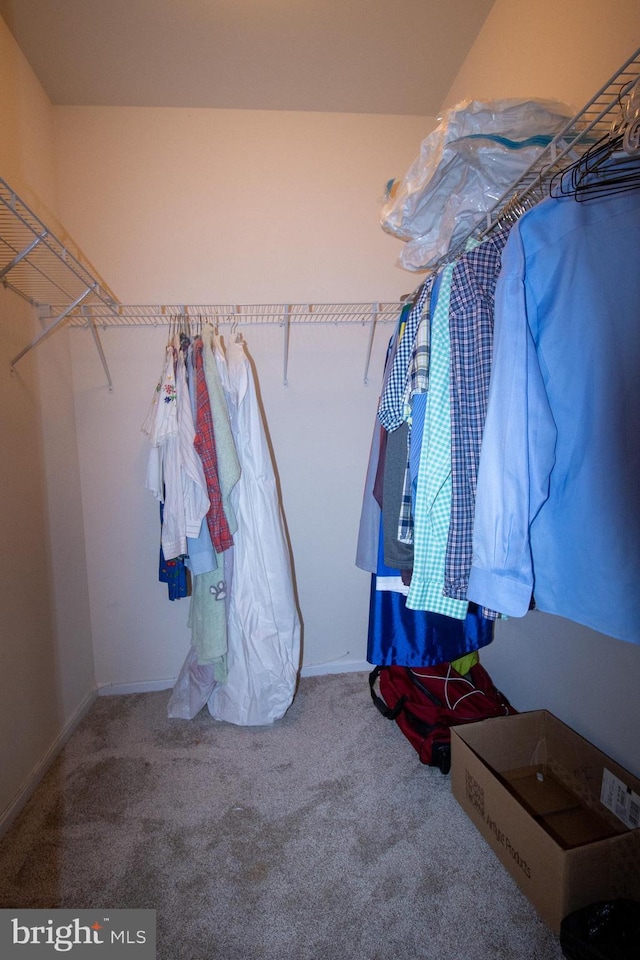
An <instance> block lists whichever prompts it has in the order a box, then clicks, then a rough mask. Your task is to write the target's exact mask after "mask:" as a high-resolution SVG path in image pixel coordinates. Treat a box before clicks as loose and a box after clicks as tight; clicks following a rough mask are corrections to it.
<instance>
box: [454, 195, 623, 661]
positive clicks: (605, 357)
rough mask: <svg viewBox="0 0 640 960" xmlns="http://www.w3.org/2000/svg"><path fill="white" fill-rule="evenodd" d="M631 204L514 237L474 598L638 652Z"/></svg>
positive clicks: (602, 200) (534, 213)
mask: <svg viewBox="0 0 640 960" xmlns="http://www.w3.org/2000/svg"><path fill="white" fill-rule="evenodd" d="M639 303H640V191H638V190H637V189H635V190H633V191H629V192H624V193H614V192H612V193H610V194H609V195H606V196H597V197H594V198H589V199H588V200H587V202H577V200H576V199H575V198H574V197H561V198H557V199H556V198H548V199H546V200H544V201H543V202H542V203H540V204H538V206H536V207H534V208H533V209H532V210H530V211H529V212H527V213H525V214H524V215H523V216H522V217H521V219H520V220H519V221H518V222H517V223H516V224H515V225H514V226H513V227H512V229H511V233H510V236H509V239H508V241H507V243H506V245H505V248H504V250H503V253H502V273H501V275H500V277H499V279H498V283H497V286H496V316H495V337H494V358H493V369H492V375H491V386H490V394H489V405H488V412H487V419H486V424H485V430H484V438H483V445H482V452H481V456H480V465H479V471H478V486H477V498H476V511H475V522H474V534H473V565H472V568H471V573H470V577H469V588H468V595H469V597H470V598H472V599H473V600H476V601H477V602H478V603H482V604H487V605H488V606H490V607H493V608H494V609H500V610H502V611H504V612H505V613H506V614H508V615H510V616H516V617H521V616H523V615H524V614H525V613H526V612H527V610H528V609H529V606H530V601H531V597H532V594H533V596H534V597H535V604H536V606H537V607H538V608H539V609H540V610H543V611H546V612H548V613H553V614H557V615H559V616H563V617H566V618H568V619H570V620H574V621H576V622H577V623H581V624H584V625H586V626H588V627H591V628H593V629H595V630H599V631H601V632H602V633H605V634H608V635H609V636H612V637H617V638H619V639H622V640H628V641H630V642H633V643H640V433H639V432H638V426H637V425H638V420H639V419H640V377H639V376H638V370H640V324H639V323H638V304H639Z"/></svg>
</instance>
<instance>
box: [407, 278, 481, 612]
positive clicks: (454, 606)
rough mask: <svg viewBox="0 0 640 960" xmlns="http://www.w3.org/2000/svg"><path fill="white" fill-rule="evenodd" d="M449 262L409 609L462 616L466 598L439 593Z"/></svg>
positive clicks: (435, 328)
mask: <svg viewBox="0 0 640 960" xmlns="http://www.w3.org/2000/svg"><path fill="white" fill-rule="evenodd" d="M452 273H453V265H452V264H450V265H448V266H446V267H445V268H444V270H443V271H442V281H441V286H440V292H439V294H438V301H437V304H436V306H435V309H434V310H433V316H432V321H431V363H430V369H429V390H428V393H427V411H426V418H425V424H424V433H423V438H422V447H421V450H420V468H419V472H418V482H417V486H416V501H415V514H414V544H413V550H414V563H413V576H412V578H411V586H410V587H409V593H408V595H407V607H408V608H409V609H410V610H431V611H432V612H434V613H442V614H445V615H446V616H449V617H455V618H457V619H458V620H464V618H465V617H466V615H467V608H468V604H467V602H466V601H463V600H455V599H452V598H451V597H446V596H445V595H444V590H443V587H444V559H445V553H446V547H447V534H448V530H449V521H450V518H451V404H450V400H449V379H450V373H449V362H450V361H449V354H450V350H449V295H450V290H451V276H452Z"/></svg>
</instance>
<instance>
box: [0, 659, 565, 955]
mask: <svg viewBox="0 0 640 960" xmlns="http://www.w3.org/2000/svg"><path fill="white" fill-rule="evenodd" d="M168 697H169V693H168V692H162V693H150V694H139V695H138V694H137V695H132V696H119V697H101V698H99V699H98V700H97V701H96V703H95V704H94V705H93V707H92V709H91V711H90V712H89V714H88V715H87V717H86V718H85V720H84V721H83V723H82V724H81V726H80V727H79V728H78V730H77V731H76V733H75V734H74V736H73V737H72V738H71V740H70V742H69V743H68V745H67V746H66V748H65V750H64V751H63V753H62V755H61V756H60V758H59V759H58V760H57V762H56V764H55V765H54V767H53V768H52V769H51V771H50V772H49V774H48V775H47V777H46V778H45V780H44V781H43V782H42V784H41V785H40V786H39V788H38V790H37V791H36V793H35V795H34V796H33V798H32V799H31V800H30V802H29V803H28V805H27V807H26V808H25V810H24V811H23V813H22V814H21V816H20V818H19V819H18V820H17V821H16V822H15V823H14V825H13V826H12V828H11V830H10V831H9V832H8V834H6V835H5V837H4V838H3V840H2V841H1V842H0V907H13V908H15V907H48V908H52V907H68V908H74V909H80V908H89V907H91V908H96V907H100V908H108V907H110V908H112V909H116V908H131V907H147V908H154V909H155V910H156V911H157V934H158V952H157V956H158V958H160V960H183V958H184V960H205V958H213V960H389V958H393V960H395V958H397V960H407V958H425V960H494V958H495V960H559V958H562V951H561V950H560V946H559V941H558V939H557V937H555V936H554V935H553V934H552V933H551V932H550V931H549V930H548V929H547V927H546V926H545V925H544V924H543V923H542V921H541V920H539V919H538V917H537V915H536V913H535V911H534V910H533V908H532V907H531V905H530V904H529V903H528V901H527V900H526V899H525V897H524V896H523V895H522V894H521V893H520V891H519V890H518V888H517V887H516V885H515V883H514V882H513V881H512V880H511V878H510V877H509V875H508V874H507V873H506V871H505V870H504V868H503V867H502V865H501V864H500V863H499V861H498V860H497V859H496V857H495V856H494V854H493V852H492V851H491V850H490V848H489V847H488V846H487V845H486V843H485V841H484V840H483V839H482V837H481V836H480V835H479V834H478V832H477V831H476V829H475V828H474V826H473V825H472V824H471V822H470V821H469V820H468V818H467V817H466V815H465V814H464V813H463V812H462V810H461V809H460V807H459V806H458V804H457V802H456V801H455V800H454V799H453V797H452V795H451V791H450V784H449V778H448V777H445V776H443V775H442V774H441V773H440V772H439V771H437V770H434V769H431V768H427V767H424V766H422V765H421V764H420V762H419V761H418V758H417V755H416V754H415V752H414V751H413V749H412V748H411V746H410V745H409V743H408V742H407V741H406V740H405V739H404V737H403V736H402V734H401V733H400V731H399V730H398V728H397V727H396V725H395V724H392V723H389V722H388V721H386V720H384V719H383V718H382V717H381V716H380V714H379V713H378V712H377V711H376V710H375V708H374V707H373V705H372V703H371V700H370V697H369V690H368V685H367V676H366V674H364V673H354V674H341V675H333V676H325V677H317V678H308V679H303V680H302V681H301V684H300V689H299V691H298V694H297V696H296V699H295V701H294V704H293V706H292V707H291V709H290V710H289V712H288V713H287V715H286V717H284V719H283V720H281V721H279V722H278V723H276V724H275V725H273V726H271V727H259V728H240V727H234V726H231V725H227V724H222V723H218V722H215V721H213V720H212V719H211V717H210V716H209V715H208V713H207V712H206V710H205V711H203V712H202V713H201V714H200V715H199V716H198V717H197V718H196V719H195V720H194V721H191V722H189V721H182V720H167V719H166V705H167V701H168Z"/></svg>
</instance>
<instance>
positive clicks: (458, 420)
mask: <svg viewBox="0 0 640 960" xmlns="http://www.w3.org/2000/svg"><path fill="white" fill-rule="evenodd" d="M507 236H508V230H504V231H501V232H500V233H497V234H496V235H494V236H491V237H489V238H488V239H486V240H485V241H484V242H483V243H481V244H480V246H478V247H476V248H475V249H474V250H471V251H469V252H468V253H465V254H463V256H462V257H461V258H460V259H459V260H458V262H457V264H456V266H455V270H454V273H453V280H452V286H451V300H450V304H449V332H450V343H451V376H450V396H451V480H452V495H451V523H450V525H449V537H448V541H447V553H446V559H445V593H446V595H447V596H448V597H455V598H457V599H458V600H463V599H464V598H466V596H467V587H468V583H469V573H470V570H471V557H472V541H473V519H474V514H475V499H476V481H477V476H478V463H479V460H480V444H481V441H482V432H483V429H484V421H485V417H486V414H487V400H488V396H489V378H490V374H491V359H492V354H493V315H494V293H495V286H496V280H497V279H498V274H499V273H500V262H501V254H502V249H503V247H504V245H505V243H506V240H507ZM484 613H485V615H489V616H491V617H492V619H495V617H496V614H495V613H494V614H491V612H490V611H484Z"/></svg>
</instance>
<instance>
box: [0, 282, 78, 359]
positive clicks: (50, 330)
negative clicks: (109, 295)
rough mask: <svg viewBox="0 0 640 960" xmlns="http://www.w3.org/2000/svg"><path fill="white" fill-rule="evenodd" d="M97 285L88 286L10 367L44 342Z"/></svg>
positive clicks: (25, 348) (22, 351) (19, 354)
mask: <svg viewBox="0 0 640 960" xmlns="http://www.w3.org/2000/svg"><path fill="white" fill-rule="evenodd" d="M95 287H96V284H95V283H94V284H92V285H91V286H90V287H87V289H86V290H85V291H84V293H81V294H80V296H79V297H77V298H76V299H75V300H74V301H73V303H70V304H69V306H68V307H67V308H66V310H63V311H62V313H61V314H60V316H58V317H56V318H55V320H54V321H53V323H51V324H50V325H49V326H48V327H47V329H46V330H43V331H42V333H40V334H38V336H37V337H35V339H33V340H32V341H31V343H29V344H27V346H26V347H24V349H22V350H21V351H20V353H18V354H17V355H16V356H15V357H14V358H13V360H12V361H11V363H10V364H9V367H10V369H11V370H12V371H13V368H14V367H15V365H16V363H17V362H18V360H21V359H22V358H23V357H24V355H25V354H26V353H28V352H29V350H32V349H33V348H34V347H37V346H38V344H39V343H42V341H43V340H46V339H47V337H49V336H50V335H51V334H52V333H54V331H55V330H57V329H58V327H59V326H60V324H61V323H62V322H63V320H65V319H66V318H67V317H68V316H69V314H70V313H71V311H72V310H74V309H75V308H76V307H77V306H79V305H80V304H81V303H82V301H83V300H84V299H85V298H86V297H88V296H89V294H90V293H91V292H92V290H94V288H95Z"/></svg>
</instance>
